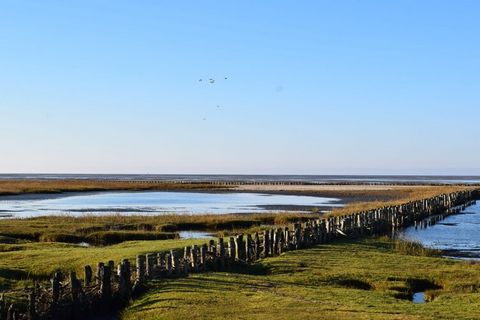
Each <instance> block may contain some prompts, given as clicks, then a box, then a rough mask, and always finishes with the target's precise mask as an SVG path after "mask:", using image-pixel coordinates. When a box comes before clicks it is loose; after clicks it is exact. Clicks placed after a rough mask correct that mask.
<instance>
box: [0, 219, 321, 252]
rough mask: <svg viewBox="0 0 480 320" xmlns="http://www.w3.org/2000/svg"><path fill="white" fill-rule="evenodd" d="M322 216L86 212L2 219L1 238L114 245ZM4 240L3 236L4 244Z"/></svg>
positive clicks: (0, 220)
mask: <svg viewBox="0 0 480 320" xmlns="http://www.w3.org/2000/svg"><path fill="white" fill-rule="evenodd" d="M315 217H317V218H318V217H320V215H318V214H313V213H308V212H307V213H262V214H258V213H256V214H248V215H245V214H243V215H242V214H228V215H218V214H217V215H214V214H213V215H212V214H210V215H209V214H205V215H175V214H169V215H158V216H132V215H123V216H122V215H102V216H94V215H84V216H80V217H73V216H44V217H36V218H29V219H3V220H2V219H0V237H2V236H3V237H7V238H10V239H11V238H13V239H19V240H29V241H40V242H43V241H46V242H54V241H56V242H67V243H78V242H82V241H85V242H89V243H91V244H102V245H103V244H113V243H118V242H121V241H128V240H156V239H169V238H172V237H174V236H175V235H174V234H172V233H175V232H176V231H180V230H201V231H211V232H216V233H219V234H229V233H235V232H237V231H241V230H246V229H252V230H253V229H254V228H259V227H261V226H265V225H274V224H277V225H283V224H288V223H292V222H294V221H300V220H307V219H311V218H315ZM1 242H2V239H1V238H0V243H1Z"/></svg>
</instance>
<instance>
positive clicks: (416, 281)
mask: <svg viewBox="0 0 480 320" xmlns="http://www.w3.org/2000/svg"><path fill="white" fill-rule="evenodd" d="M412 247H413V249H414V250H410V249H405V248H406V247H405V246H396V245H395V244H394V243H393V242H391V241H390V240H388V239H386V238H381V239H369V240H362V241H353V242H340V243H334V244H327V245H321V246H318V247H316V248H313V249H308V250H300V251H293V252H288V253H286V254H283V255H282V256H280V257H276V258H268V259H264V260H262V261H261V262H260V263H258V264H257V265H255V266H252V267H250V268H249V269H246V270H245V269H243V271H242V272H235V271H233V272H229V273H223V272H222V273H207V274H195V275H190V276H189V277H187V278H182V279H175V280H166V281H157V282H155V283H154V284H152V285H151V288H150V291H149V292H148V293H147V294H146V295H145V296H143V297H142V298H140V299H139V300H136V301H135V302H134V303H133V305H131V306H130V307H129V308H128V309H127V310H126V311H125V312H124V313H123V316H122V319H124V320H134V319H146V320H150V319H152V320H153V319H263V320H269V319H275V320H278V319H478V318H480V294H479V293H478V290H479V288H480V264H477V263H469V262H462V261H453V260H450V259H446V258H439V257H435V256H430V255H435V252H430V251H429V250H417V249H418V248H417V247H416V246H411V247H410V246H407V248H412ZM417 254H420V255H417ZM425 254H426V255H425ZM416 291H426V296H427V298H428V299H431V300H432V301H431V302H428V303H425V304H413V303H412V302H411V301H410V298H411V295H412V293H413V292H416Z"/></svg>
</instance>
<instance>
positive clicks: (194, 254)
mask: <svg viewBox="0 0 480 320" xmlns="http://www.w3.org/2000/svg"><path fill="white" fill-rule="evenodd" d="M190 263H191V266H192V270H193V271H194V272H198V246H197V245H194V246H192V250H191V251H190Z"/></svg>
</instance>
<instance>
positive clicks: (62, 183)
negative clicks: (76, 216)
mask: <svg viewBox="0 0 480 320" xmlns="http://www.w3.org/2000/svg"><path fill="white" fill-rule="evenodd" d="M223 189H225V186H221V185H216V184H206V183H175V182H156V181H143V182H134V181H133V182H130V181H107V180H105V181H97V180H75V179H70V180H68V179H66V180H0V195H18V194H28V193H62V192H88V191H90V192H92V191H114V190H118V191H120V190H124V191H149V190H151V191H153V190H165V191H167V190H223Z"/></svg>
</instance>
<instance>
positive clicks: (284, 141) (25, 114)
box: [0, 0, 480, 175]
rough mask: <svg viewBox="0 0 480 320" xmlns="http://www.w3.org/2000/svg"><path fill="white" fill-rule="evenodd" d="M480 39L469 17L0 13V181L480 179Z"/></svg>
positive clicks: (248, 3)
mask: <svg viewBox="0 0 480 320" xmlns="http://www.w3.org/2000/svg"><path fill="white" fill-rule="evenodd" d="M479 35H480V1H473V0H471V1H467V0H456V1H442V0H424V1H417V0H399V1H383V0H379V1H375V0H365V1H353V0H340V1H339V0H331V1H326V0H325V1H317V0H311V1H307V0H298V1H291V0H289V1H287V0H263V1H253V0H244V1H221V0H218V1H213V0H203V1H196V0H191V1H183V0H177V1H167V0H155V1H153V0H151V1H149V0H142V1H122V0H115V1H111V0H109V1H106V0H81V1H80V0H72V1H60V0H58V1H52V0H42V1H37V0H0V172H3V173H139V174H149V173H150V174H163V173H174V174H189V173H203V174H215V173H218V174H223V173H226V174H472V175H473V174H480V148H479V146H480V143H479V137H480V125H479V120H480V41H479V40H480V39H479ZM210 78H211V79H215V83H209V81H208V79H210ZM225 78H227V79H225ZM200 79H202V80H203V81H199V80H200Z"/></svg>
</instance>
